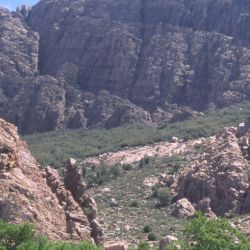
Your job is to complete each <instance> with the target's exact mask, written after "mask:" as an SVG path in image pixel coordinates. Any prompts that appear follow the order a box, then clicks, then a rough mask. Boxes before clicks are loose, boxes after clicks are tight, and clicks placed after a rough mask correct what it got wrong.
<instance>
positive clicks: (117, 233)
mask: <svg viewBox="0 0 250 250" xmlns="http://www.w3.org/2000/svg"><path fill="white" fill-rule="evenodd" d="M201 141H202V140H198V141H189V142H183V143H158V144H155V145H152V146H145V147H137V148H132V149H125V150H123V151H119V152H116V153H106V154H104V155H102V156H99V157H93V158H88V159H86V161H85V163H86V162H88V164H89V163H92V164H93V163H96V164H98V163H100V162H102V163H103V162H104V163H105V164H108V165H110V167H111V166H113V165H114V164H117V163H120V162H121V161H122V162H123V163H124V164H125V163H126V164H128V163H132V164H133V168H132V170H130V171H125V172H123V173H122V175H120V176H119V177H117V178H113V179H112V180H110V181H109V182H107V183H105V184H104V185H101V186H97V187H94V188H92V189H90V193H91V195H93V196H94V198H95V200H96V202H97V205H98V210H99V218H100V222H101V223H102V226H103V227H104V231H105V237H106V240H118V239H120V240H121V239H123V240H126V241H127V242H128V243H130V244H135V243H138V242H139V241H142V240H147V237H148V234H149V233H145V232H144V231H143V229H144V227H145V226H147V225H148V226H150V228H151V229H152V232H153V233H154V234H155V235H156V237H157V240H156V241H152V242H151V243H152V245H156V244H158V240H159V239H160V238H162V237H163V236H165V235H167V234H171V235H173V234H174V235H178V234H180V231H181V228H182V226H183V222H184V220H183V219H176V218H174V217H172V216H171V215H170V209H171V206H167V207H162V208H157V204H158V203H159V200H158V199H157V198H154V197H152V185H153V184H154V182H155V180H156V182H157V179H158V177H159V176H160V175H161V174H164V173H171V174H174V173H175V172H176V170H177V169H178V168H180V167H182V166H183V165H184V164H187V163H188V161H190V159H193V158H195V157H196V155H197V153H199V151H200V145H201ZM145 156H151V158H149V159H150V162H149V163H148V164H146V165H145V166H144V167H143V168H140V167H138V162H139V161H140V160H141V159H143V158H144V157H145ZM161 191H168V188H167V187H166V186H162V187H161ZM111 199H115V201H116V202H117V206H115V207H112V206H111V204H110V203H111Z"/></svg>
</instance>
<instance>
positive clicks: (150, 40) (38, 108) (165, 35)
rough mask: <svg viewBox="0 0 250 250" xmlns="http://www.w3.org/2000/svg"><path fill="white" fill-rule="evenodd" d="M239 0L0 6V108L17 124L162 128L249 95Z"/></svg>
mask: <svg viewBox="0 0 250 250" xmlns="http://www.w3.org/2000/svg"><path fill="white" fill-rule="evenodd" d="M249 12H250V5H249V2H248V1H245V0H240V1H233V0H228V1H224V0H216V1H213V0H204V1H199V0H189V1H183V0H176V1H172V0H157V1H148V0H127V1H123V0H119V1H115V0H94V1H92V0H91V1H90V0H87V1H82V0H75V1H69V0H60V1H58V0H43V1H40V2H39V3H38V4H37V5H35V6H34V7H33V8H32V9H27V8H25V7H22V8H19V9H18V10H17V11H16V12H9V11H8V10H6V9H3V8H1V9H0V36H1V40H0V45H1V46H0V48H1V51H0V52H1V53H0V97H1V98H0V116H1V117H4V118H5V119H7V120H8V121H11V122H13V123H15V124H16V125H17V126H18V127H19V129H20V131H21V132H23V133H33V132H43V131H48V130H55V129H60V128H61V129H62V128H79V127H83V128H89V127H107V128H110V127H115V126H119V125H123V124H127V123H131V122H140V123H146V124H150V125H157V126H163V125H164V124H165V123H166V122H174V121H178V120H182V119H186V118H189V117H193V116H197V115H199V114H200V113H199V112H197V111H203V110H206V109H207V108H209V109H212V108H214V107H222V106H225V105H229V104H232V103H237V102H241V101H242V100H248V99H249V95H250V92H249V89H250V87H249V86H250V85H249V78H248V75H249V59H250V50H249V48H250V45H249V42H250V40H249V39H250V35H249V32H248V26H249V22H250V18H249Z"/></svg>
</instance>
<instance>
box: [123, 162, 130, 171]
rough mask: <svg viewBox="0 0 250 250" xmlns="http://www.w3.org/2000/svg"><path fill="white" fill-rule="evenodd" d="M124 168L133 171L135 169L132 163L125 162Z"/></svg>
mask: <svg viewBox="0 0 250 250" xmlns="http://www.w3.org/2000/svg"><path fill="white" fill-rule="evenodd" d="M122 169H123V170H124V171H131V170H132V169H133V166H132V165H131V164H124V165H122Z"/></svg>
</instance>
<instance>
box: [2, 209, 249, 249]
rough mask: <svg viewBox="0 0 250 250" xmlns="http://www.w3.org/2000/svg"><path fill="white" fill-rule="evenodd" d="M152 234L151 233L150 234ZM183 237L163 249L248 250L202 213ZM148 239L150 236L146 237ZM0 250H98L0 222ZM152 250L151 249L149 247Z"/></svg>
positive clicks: (244, 240)
mask: <svg viewBox="0 0 250 250" xmlns="http://www.w3.org/2000/svg"><path fill="white" fill-rule="evenodd" d="M151 235H152V237H153V234H152V233H151ZM184 236H185V240H181V241H176V242H174V243H173V244H172V245H170V246H168V247H167V249H166V250H174V249H176V246H179V247H178V249H180V250H215V249H216V250H248V249H250V238H249V237H247V236H245V235H243V234H242V233H241V232H240V231H239V230H237V229H236V228H234V227H233V226H231V225H230V224H229V223H228V221H227V220H225V219H208V218H206V217H204V216H203V215H202V214H201V213H198V214H197V215H196V217H195V218H194V219H192V220H189V221H188V222H187V223H186V226H185V229H184ZM149 240H150V239H149ZM0 249H1V250H98V249H99V250H101V249H103V248H101V247H96V246H94V245H92V244H90V243H88V242H81V243H69V242H51V241H49V240H48V239H47V238H46V237H41V236H36V235H35V232H34V229H33V226H32V225H31V224H26V223H25V224H20V225H15V224H7V223H5V222H3V221H0ZM151 249H152V248H151V247H150V245H149V244H148V243H147V242H142V243H140V244H139V245H138V246H137V247H136V250H151ZM152 250H153V249H152Z"/></svg>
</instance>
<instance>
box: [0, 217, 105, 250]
mask: <svg viewBox="0 0 250 250" xmlns="http://www.w3.org/2000/svg"><path fill="white" fill-rule="evenodd" d="M0 249H1V250H98V249H99V250H101V248H99V247H96V246H95V245H93V244H91V243H89V242H79V243H70V242H50V241H48V239H47V238H46V237H41V236H36V235H35V233H34V230H33V226H32V225H31V224H27V223H24V224H20V225H16V224H7V223H5V222H3V221H0Z"/></svg>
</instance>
